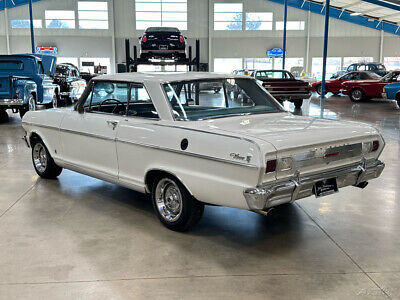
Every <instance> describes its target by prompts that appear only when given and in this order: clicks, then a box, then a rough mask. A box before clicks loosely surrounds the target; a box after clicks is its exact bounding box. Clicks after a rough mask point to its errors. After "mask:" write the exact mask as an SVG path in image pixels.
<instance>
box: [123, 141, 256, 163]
mask: <svg viewBox="0 0 400 300" xmlns="http://www.w3.org/2000/svg"><path fill="white" fill-rule="evenodd" d="M116 141H117V142H121V143H124V144H131V145H136V146H140V147H146V148H152V149H157V150H163V151H168V152H172V153H178V154H183V155H188V156H193V157H198V158H201V159H207V160H213V161H218V162H222V163H227V164H233V165H239V166H243V167H249V168H258V166H257V165H254V164H247V163H243V162H238V161H232V160H228V159H224V158H217V157H212V156H208V155H203V154H197V153H193V152H186V151H182V150H177V149H172V148H166V147H161V146H156V145H150V144H145V143H139V142H132V141H127V140H122V139H116Z"/></svg>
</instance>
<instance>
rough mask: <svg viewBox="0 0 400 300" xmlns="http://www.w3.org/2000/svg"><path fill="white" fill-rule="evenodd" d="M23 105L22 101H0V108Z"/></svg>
mask: <svg viewBox="0 0 400 300" xmlns="http://www.w3.org/2000/svg"><path fill="white" fill-rule="evenodd" d="M2 105H5V106H16V105H21V106H22V105H24V99H0V106H2Z"/></svg>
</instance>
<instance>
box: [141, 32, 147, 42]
mask: <svg viewBox="0 0 400 300" xmlns="http://www.w3.org/2000/svg"><path fill="white" fill-rule="evenodd" d="M142 42H143V43H146V42H147V35H145V34H143V36H142Z"/></svg>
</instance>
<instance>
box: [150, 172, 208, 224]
mask: <svg viewBox="0 0 400 300" xmlns="http://www.w3.org/2000/svg"><path fill="white" fill-rule="evenodd" d="M151 196H152V197H151V198H152V202H153V207H154V211H155V213H156V215H157V217H158V219H159V220H160V221H161V223H163V225H164V226H165V227H167V228H169V229H171V230H174V231H186V230H188V229H189V228H190V227H192V226H194V225H195V224H196V223H197V222H198V221H199V220H200V218H201V216H202V215H203V211H204V204H203V203H201V202H199V201H197V200H196V199H194V197H193V196H192V195H190V193H189V192H188V190H187V189H186V188H185V187H184V186H183V184H182V183H181V182H179V181H178V180H177V179H175V178H174V177H173V176H169V175H163V176H160V177H158V178H157V179H156V180H155V181H154V184H153V188H152V193H151Z"/></svg>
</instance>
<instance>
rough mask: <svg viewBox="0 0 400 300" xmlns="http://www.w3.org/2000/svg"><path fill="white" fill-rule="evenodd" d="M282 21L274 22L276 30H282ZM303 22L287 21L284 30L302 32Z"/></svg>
mask: <svg viewBox="0 0 400 300" xmlns="http://www.w3.org/2000/svg"><path fill="white" fill-rule="evenodd" d="M283 23H284V22H283V21H278V22H276V30H283ZM304 26H305V22H304V21H287V22H286V29H287V30H304Z"/></svg>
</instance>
